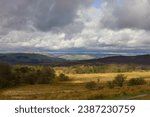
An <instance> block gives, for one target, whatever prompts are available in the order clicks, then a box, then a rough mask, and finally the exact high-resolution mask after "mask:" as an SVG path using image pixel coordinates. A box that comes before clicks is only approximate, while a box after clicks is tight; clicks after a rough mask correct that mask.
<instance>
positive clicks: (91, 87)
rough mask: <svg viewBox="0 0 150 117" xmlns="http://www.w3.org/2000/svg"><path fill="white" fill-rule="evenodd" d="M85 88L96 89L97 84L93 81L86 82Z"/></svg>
mask: <svg viewBox="0 0 150 117" xmlns="http://www.w3.org/2000/svg"><path fill="white" fill-rule="evenodd" d="M86 88H87V89H90V90H93V89H96V88H97V84H96V82H94V81H91V82H87V83H86Z"/></svg>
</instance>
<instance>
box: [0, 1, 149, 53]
mask: <svg viewBox="0 0 150 117" xmlns="http://www.w3.org/2000/svg"><path fill="white" fill-rule="evenodd" d="M92 1H94V0H84V1H82V0H44V1H43V0H11V1H10V0H1V1H0V22H1V23H0V51H1V52H2V51H16V52H17V51H30V52H31V51H44V50H47V51H50V50H63V49H66V50H72V49H80V48H82V49H85V50H99V51H101V50H102V51H110V52H111V51H117V52H118V51H126V50H127V51H128V52H130V51H131V50H135V51H141V50H149V49H150V47H149V44H150V31H149V29H150V22H149V19H150V11H149V10H147V9H150V2H149V1H148V0H142V1H140V0H132V1H131V0H103V2H101V6H100V7H99V6H96V7H95V6H93V3H92Z"/></svg>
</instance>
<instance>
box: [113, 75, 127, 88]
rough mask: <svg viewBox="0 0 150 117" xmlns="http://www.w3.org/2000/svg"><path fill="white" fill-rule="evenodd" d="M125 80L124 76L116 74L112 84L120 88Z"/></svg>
mask: <svg viewBox="0 0 150 117" xmlns="http://www.w3.org/2000/svg"><path fill="white" fill-rule="evenodd" d="M125 80H126V76H125V75H124V74H118V75H117V76H116V77H115V79H114V80H113V82H114V84H115V85H117V86H119V87H122V86H123V84H124V82H125Z"/></svg>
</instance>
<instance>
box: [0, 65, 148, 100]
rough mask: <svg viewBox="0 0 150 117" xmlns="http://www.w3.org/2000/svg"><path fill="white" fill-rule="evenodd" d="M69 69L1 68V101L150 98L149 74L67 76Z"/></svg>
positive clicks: (146, 72) (13, 66) (136, 72)
mask: <svg viewBox="0 0 150 117" xmlns="http://www.w3.org/2000/svg"><path fill="white" fill-rule="evenodd" d="M69 68H70V67H66V68H52V67H49V66H40V65H39V66H31V65H8V64H0V88H1V89H0V99H128V98H129V97H130V96H135V95H141V94H147V95H146V99H147V98H148V97H149V95H150V87H149V83H148V82H149V81H150V72H149V71H134V72H131V71H130V72H116V73H112V72H109V73H108V72H105V73H95V72H91V73H90V72H89V73H87V74H85V73H83V74H76V73H72V74H67V73H66V72H64V69H69ZM118 69H119V68H118ZM70 71H72V69H70ZM16 86H17V87H16ZM149 99H150V98H149Z"/></svg>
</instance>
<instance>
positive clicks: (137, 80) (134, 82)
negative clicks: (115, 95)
mask: <svg viewBox="0 0 150 117" xmlns="http://www.w3.org/2000/svg"><path fill="white" fill-rule="evenodd" d="M144 84H146V81H145V80H144V79H143V78H132V79H130V80H129V81H128V85H129V86H134V85H144Z"/></svg>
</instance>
